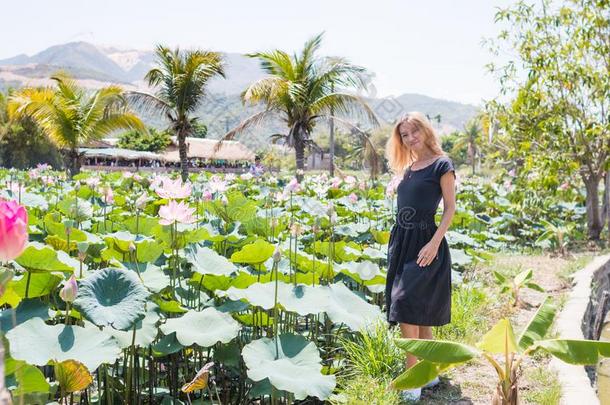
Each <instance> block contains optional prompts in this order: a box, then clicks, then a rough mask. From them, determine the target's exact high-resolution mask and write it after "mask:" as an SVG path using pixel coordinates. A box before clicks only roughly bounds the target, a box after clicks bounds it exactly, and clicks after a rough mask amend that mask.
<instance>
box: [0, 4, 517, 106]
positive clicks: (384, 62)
mask: <svg viewBox="0 0 610 405" xmlns="http://www.w3.org/2000/svg"><path fill="white" fill-rule="evenodd" d="M510 3H511V1H510V0H461V1H458V0H419V1H415V0H396V1H394V0H369V1H360V0H351V1H344V0H334V1H333V0H324V1H323V0H308V1H307V2H303V3H302V5H297V3H296V2H289V1H280V0H271V1H245V0H243V1H238V0H225V1H223V2H218V1H205V0H199V1H195V0H173V1H169V0H163V1H161V0H146V1H143V0H120V1H117V0H101V1H91V0H53V1H48V0H20V1H18V2H17V1H11V2H5V3H4V4H3V5H2V19H1V23H0V38H3V40H2V42H1V45H0V59H4V58H8V57H12V56H15V55H17V54H21V53H25V54H28V55H32V54H34V53H37V52H40V51H42V50H44V49H46V48H48V47H49V46H52V45H57V44H62V43H66V42H72V41H87V42H92V43H95V44H99V45H111V46H119V47H122V48H136V49H152V48H153V47H154V45H155V44H157V43H164V44H167V45H171V46H176V45H178V46H180V47H184V48H202V49H208V50H215V51H223V52H238V53H246V52H255V51H266V50H271V49H282V50H285V51H288V52H290V53H293V52H295V51H297V50H299V49H301V47H302V45H303V43H304V42H305V41H306V40H307V39H309V38H311V37H312V36H314V35H315V34H317V33H319V32H322V31H324V39H323V42H322V46H321V48H320V54H321V55H337V56H342V57H345V58H347V59H348V60H349V61H350V62H352V63H355V64H358V65H361V66H364V67H366V68H367V69H369V70H370V71H372V72H374V73H375V78H374V79H373V85H374V87H371V88H370V89H369V93H376V94H373V95H376V96H377V97H388V96H398V95H400V94H403V93H418V94H424V95H427V96H431V97H436V98H442V99H446V100H454V101H460V102H465V103H470V104H475V105H478V104H480V103H482V101H483V100H489V99H491V98H493V97H495V96H496V94H497V93H498V91H499V88H498V85H497V83H496V80H494V78H493V77H492V75H491V74H489V73H487V71H486V69H485V65H486V64H487V63H489V62H491V61H494V56H493V55H492V54H491V53H490V52H489V51H488V50H487V48H486V47H485V46H483V44H482V41H483V39H484V38H491V37H495V36H496V35H497V33H498V32H499V30H500V27H499V26H497V25H495V24H494V14H495V12H496V11H497V7H505V6H506V5H507V4H510Z"/></svg>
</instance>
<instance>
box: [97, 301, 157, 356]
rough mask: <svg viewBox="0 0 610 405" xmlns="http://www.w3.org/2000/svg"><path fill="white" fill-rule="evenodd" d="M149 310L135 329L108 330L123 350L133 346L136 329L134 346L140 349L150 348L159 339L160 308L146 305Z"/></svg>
mask: <svg viewBox="0 0 610 405" xmlns="http://www.w3.org/2000/svg"><path fill="white" fill-rule="evenodd" d="M146 306H147V310H146V315H145V316H144V318H142V319H140V320H139V321H138V322H136V324H135V326H134V328H131V329H130V330H126V331H122V330H116V329H112V328H108V333H109V334H111V335H112V336H114V337H115V338H116V340H117V341H118V342H119V346H120V347H121V349H125V348H127V347H129V346H131V343H132V339H133V333H134V329H135V334H136V336H135V341H134V344H135V345H136V346H140V347H148V345H150V344H151V343H152V342H153V341H154V340H155V338H156V337H157V332H158V328H157V322H158V321H159V318H160V317H159V307H158V306H157V305H155V304H154V303H152V302H149V303H147V304H146Z"/></svg>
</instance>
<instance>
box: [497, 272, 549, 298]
mask: <svg viewBox="0 0 610 405" xmlns="http://www.w3.org/2000/svg"><path fill="white" fill-rule="evenodd" d="M493 274H494V277H495V279H496V283H498V284H499V285H500V293H502V294H505V293H507V292H510V294H511V296H512V297H513V306H515V307H517V306H520V305H521V304H522V303H523V301H522V300H521V297H520V296H519V292H520V291H521V289H523V288H530V289H532V290H536V291H540V292H544V288H542V287H540V286H539V285H538V284H536V283H534V282H533V281H531V280H532V277H533V276H534V272H533V270H532V269H527V270H524V271H522V272H521V273H519V274H517V275H516V276H515V277H514V278H513V279H512V280H511V279H509V278H508V277H506V276H505V275H504V274H502V273H499V272H497V271H495V270H494V272H493Z"/></svg>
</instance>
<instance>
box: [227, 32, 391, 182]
mask: <svg viewBox="0 0 610 405" xmlns="http://www.w3.org/2000/svg"><path fill="white" fill-rule="evenodd" d="M322 35H323V33H320V34H318V35H316V36H315V37H313V38H312V39H310V40H308V41H307V42H306V43H305V46H304V48H303V50H302V51H301V53H300V55H297V54H295V55H294V56H292V57H291V56H289V55H288V54H287V53H286V52H284V51H281V50H274V51H271V52H257V53H251V54H247V56H249V57H255V58H258V59H259V60H260V61H261V67H262V69H263V70H264V71H266V72H267V73H268V74H269V75H268V76H266V77H264V78H262V79H260V80H258V81H256V82H254V83H252V84H251V85H250V86H249V87H248V88H247V89H246V90H244V91H243V92H242V94H241V97H242V102H243V103H244V104H245V103H246V102H250V103H252V104H256V103H261V102H262V103H264V104H265V105H266V108H265V110H263V111H261V112H258V113H256V114H253V115H252V116H250V117H248V118H247V119H245V120H244V121H242V122H241V123H240V124H239V125H238V126H237V127H235V128H233V129H232V130H231V131H229V132H227V133H226V134H225V135H224V136H223V137H222V138H221V139H220V140H219V142H217V143H216V145H215V150H218V149H220V146H221V145H222V142H223V141H224V140H228V139H232V138H234V137H235V136H236V135H237V134H239V133H241V132H243V131H244V130H246V129H247V128H249V127H251V126H254V125H257V124H259V123H260V122H262V121H263V120H265V119H266V118H267V117H271V116H274V115H275V116H279V117H280V118H281V119H282V120H283V121H284V122H285V123H286V126H287V128H288V133H287V134H273V135H271V140H272V142H273V143H277V142H278V141H282V142H283V143H284V144H285V145H288V146H289V147H291V148H294V150H295V157H296V167H297V179H298V180H299V181H301V180H302V170H303V169H304V166H305V165H304V157H305V148H306V147H308V148H312V147H315V148H319V147H318V146H317V145H316V143H315V142H314V141H313V139H312V138H311V133H312V130H313V129H314V127H315V125H316V123H317V122H318V121H319V120H322V119H331V118H332V119H334V120H336V121H337V122H339V123H344V122H345V121H344V120H341V118H339V117H336V116H335V115H334V113H333V112H337V113H341V114H346V115H352V114H356V115H361V116H364V117H365V119H366V120H367V121H369V122H371V123H372V124H374V125H379V123H378V120H377V118H376V116H375V113H374V112H373V111H372V109H371V108H370V107H369V106H368V105H367V103H366V102H364V101H363V100H362V99H361V98H360V97H359V96H357V95H354V94H348V93H345V92H341V91H335V90H334V88H333V86H336V87H337V88H340V87H344V88H349V87H352V88H356V89H364V88H366V80H365V77H364V72H365V69H364V68H362V67H359V66H356V65H352V64H351V63H349V62H347V61H346V60H345V59H343V58H338V57H326V58H319V57H316V55H315V53H316V51H317V50H318V48H319V47H320V43H321V40H322Z"/></svg>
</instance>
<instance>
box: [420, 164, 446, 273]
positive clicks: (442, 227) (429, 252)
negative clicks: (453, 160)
mask: <svg viewBox="0 0 610 405" xmlns="http://www.w3.org/2000/svg"><path fill="white" fill-rule="evenodd" d="M440 185H441V190H442V193H443V216H442V218H441V223H440V224H439V225H438V228H437V229H436V232H434V235H433V236H432V239H431V240H430V242H428V243H427V244H426V245H425V246H424V247H423V248H422V250H421V251H420V253H419V257H418V258H417V264H418V265H420V266H422V267H424V266H427V265H429V264H430V263H432V261H433V260H434V259H435V258H436V254H437V252H438V248H439V246H440V244H441V241H442V240H443V236H445V232H447V230H448V229H449V226H450V225H451V221H452V220H453V215H454V214H455V176H454V175H453V173H451V171H449V172H447V173H445V174H443V175H442V176H441V179H440ZM426 256H427V257H426Z"/></svg>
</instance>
